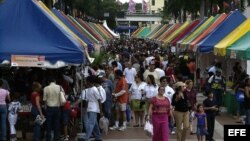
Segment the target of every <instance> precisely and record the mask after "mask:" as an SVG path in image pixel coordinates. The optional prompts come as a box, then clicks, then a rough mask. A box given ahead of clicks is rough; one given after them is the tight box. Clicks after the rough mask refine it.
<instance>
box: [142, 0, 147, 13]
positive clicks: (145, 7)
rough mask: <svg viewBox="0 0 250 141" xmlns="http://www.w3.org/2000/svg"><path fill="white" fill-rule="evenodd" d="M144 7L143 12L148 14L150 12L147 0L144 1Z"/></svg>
mask: <svg viewBox="0 0 250 141" xmlns="http://www.w3.org/2000/svg"><path fill="white" fill-rule="evenodd" d="M142 5H143V10H142V11H143V12H144V13H147V12H148V3H147V2H146V1H145V0H143V2H142Z"/></svg>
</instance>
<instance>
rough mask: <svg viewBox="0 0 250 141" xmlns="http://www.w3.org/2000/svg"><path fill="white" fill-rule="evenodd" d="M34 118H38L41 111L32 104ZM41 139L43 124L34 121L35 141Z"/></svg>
mask: <svg viewBox="0 0 250 141" xmlns="http://www.w3.org/2000/svg"><path fill="white" fill-rule="evenodd" d="M31 114H32V120H33V121H34V120H35V119H36V116H37V115H39V114H40V113H39V111H38V109H37V107H34V106H32V108H31ZM40 140H41V125H39V124H38V123H34V127H33V141H40Z"/></svg>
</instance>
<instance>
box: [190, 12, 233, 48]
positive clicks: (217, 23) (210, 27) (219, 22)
mask: <svg viewBox="0 0 250 141" xmlns="http://www.w3.org/2000/svg"><path fill="white" fill-rule="evenodd" d="M227 16H228V15H227V14H226V13H222V14H220V16H219V17H218V18H217V19H216V20H215V21H214V22H213V23H212V24H211V25H210V26H209V27H208V28H207V29H205V30H204V31H203V32H202V33H201V34H200V35H199V36H197V37H196V38H195V39H194V40H193V41H192V42H191V43H190V45H189V49H190V50H193V51H194V52H196V50H197V46H196V44H197V43H198V42H200V41H201V40H202V39H204V38H205V37H206V36H207V35H209V34H210V33H211V32H212V31H213V30H215V28H216V27H217V26H218V25H220V24H221V23H222V22H223V21H224V20H225V19H226V17H227Z"/></svg>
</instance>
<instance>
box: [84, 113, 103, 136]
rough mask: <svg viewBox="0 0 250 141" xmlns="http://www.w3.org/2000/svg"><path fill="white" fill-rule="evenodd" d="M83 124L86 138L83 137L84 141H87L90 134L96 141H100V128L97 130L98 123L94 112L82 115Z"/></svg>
mask: <svg viewBox="0 0 250 141" xmlns="http://www.w3.org/2000/svg"><path fill="white" fill-rule="evenodd" d="M83 122H84V126H85V129H86V136H85V137H84V141H88V139H89V138H90V136H91V134H92V133H93V135H94V136H95V139H96V140H102V139H101V133H100V128H99V126H98V122H97V113H96V112H87V113H86V114H85V115H84V119H83Z"/></svg>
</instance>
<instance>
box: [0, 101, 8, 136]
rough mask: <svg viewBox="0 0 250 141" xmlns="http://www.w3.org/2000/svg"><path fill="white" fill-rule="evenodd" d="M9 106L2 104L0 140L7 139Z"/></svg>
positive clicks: (0, 110)
mask: <svg viewBox="0 0 250 141" xmlns="http://www.w3.org/2000/svg"><path fill="white" fill-rule="evenodd" d="M6 123H7V106H6V105H0V140H3V141H6V137H7V127H6Z"/></svg>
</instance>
